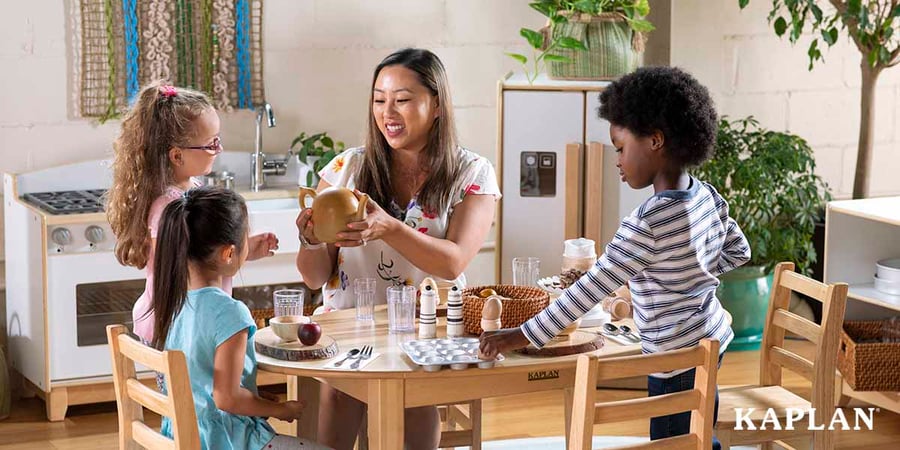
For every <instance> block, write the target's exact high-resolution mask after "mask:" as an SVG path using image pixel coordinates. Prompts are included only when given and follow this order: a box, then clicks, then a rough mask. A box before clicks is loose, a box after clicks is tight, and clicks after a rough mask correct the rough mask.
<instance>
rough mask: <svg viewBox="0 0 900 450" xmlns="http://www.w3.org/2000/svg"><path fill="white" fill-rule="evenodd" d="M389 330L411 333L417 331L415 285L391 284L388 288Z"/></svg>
mask: <svg viewBox="0 0 900 450" xmlns="http://www.w3.org/2000/svg"><path fill="white" fill-rule="evenodd" d="M387 305H388V331H389V332H391V333H410V332H413V331H415V329H416V325H415V318H416V288H415V286H391V287H389V288H387Z"/></svg>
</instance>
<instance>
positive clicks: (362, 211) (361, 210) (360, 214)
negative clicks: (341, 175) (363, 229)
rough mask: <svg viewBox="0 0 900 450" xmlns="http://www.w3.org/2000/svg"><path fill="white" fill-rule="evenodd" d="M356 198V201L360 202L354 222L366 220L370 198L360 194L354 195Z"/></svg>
mask: <svg viewBox="0 0 900 450" xmlns="http://www.w3.org/2000/svg"><path fill="white" fill-rule="evenodd" d="M353 195H355V196H356V199H357V200H358V201H359V205H357V207H356V217H354V220H356V221H357V222H358V221H360V220H363V219H365V218H366V205H367V204H368V203H369V196H368V195H366V194H363V193H362V192H360V193H359V194H357V193H356V192H354V193H353Z"/></svg>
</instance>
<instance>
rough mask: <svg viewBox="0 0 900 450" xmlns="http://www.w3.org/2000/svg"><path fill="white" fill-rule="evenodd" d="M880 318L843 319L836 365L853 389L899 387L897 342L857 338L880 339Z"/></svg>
mask: <svg viewBox="0 0 900 450" xmlns="http://www.w3.org/2000/svg"><path fill="white" fill-rule="evenodd" d="M884 322H885V321H882V320H874V321H847V322H844V329H843V330H841V344H840V350H839V351H838V361H837V365H838V369H839V370H840V371H841V374H843V376H844V380H846V381H847V384H849V385H850V387H852V388H853V390H854V391H890V392H896V391H900V343H882V342H872V343H864V342H859V341H865V340H873V339H876V340H881V338H882V334H883V331H882V327H883V326H884Z"/></svg>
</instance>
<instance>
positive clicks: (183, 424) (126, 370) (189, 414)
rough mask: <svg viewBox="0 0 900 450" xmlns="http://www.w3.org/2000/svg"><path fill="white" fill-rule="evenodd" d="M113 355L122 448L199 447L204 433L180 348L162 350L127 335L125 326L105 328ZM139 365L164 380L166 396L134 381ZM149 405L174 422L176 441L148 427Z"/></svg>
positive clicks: (120, 445)
mask: <svg viewBox="0 0 900 450" xmlns="http://www.w3.org/2000/svg"><path fill="white" fill-rule="evenodd" d="M106 338H107V340H108V341H109V350H110V353H111V354H112V363H113V384H114V385H115V389H116V404H117V407H118V410H119V448H120V449H138V448H147V449H152V450H155V449H179V450H180V449H191V450H193V449H199V448H200V433H199V430H198V429H197V414H196V412H195V411H194V399H193V397H192V393H191V381H190V378H189V377H188V369H187V361H186V360H185V358H184V353H182V352H180V351H177V350H167V351H164V352H160V351H157V350H155V349H152V348H150V347H147V346H146V345H144V344H141V343H140V342H138V341H137V340H135V339H134V338H132V337H130V336H129V335H128V329H127V328H125V326H124V325H109V326H107V327H106ZM135 362H138V363H141V364H143V365H144V366H147V367H149V368H151V369H153V370H155V371H157V372H159V373H161V374H163V375H164V376H165V379H166V391H167V393H166V394H162V393H160V392H158V391H157V390H155V389H153V388H150V387H147V386H145V385H144V384H143V383H141V382H140V381H138V380H137V378H136V377H135ZM142 407H145V408H147V409H149V410H151V411H153V412H155V413H157V414H159V415H161V416H164V417H168V418H169V419H170V420H171V421H172V434H173V436H174V438H175V439H174V440H172V439H169V438H167V437H165V436H163V435H162V434H160V433H159V432H157V431H156V430H153V429H151V428H150V427H148V426H147V425H146V424H145V423H144V412H143V409H142Z"/></svg>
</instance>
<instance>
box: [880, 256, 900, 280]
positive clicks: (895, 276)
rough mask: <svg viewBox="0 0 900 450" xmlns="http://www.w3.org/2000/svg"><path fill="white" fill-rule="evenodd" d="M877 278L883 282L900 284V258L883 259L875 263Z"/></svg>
mask: <svg viewBox="0 0 900 450" xmlns="http://www.w3.org/2000/svg"><path fill="white" fill-rule="evenodd" d="M875 276H876V277H878V278H881V280H882V281H896V282H900V258H888V259H882V260H881V261H878V262H877V263H875Z"/></svg>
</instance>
